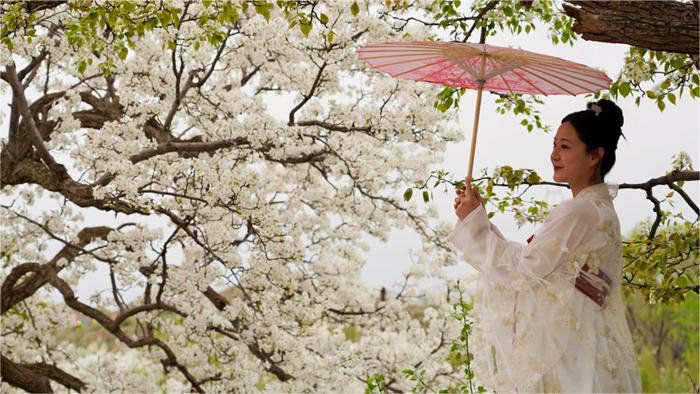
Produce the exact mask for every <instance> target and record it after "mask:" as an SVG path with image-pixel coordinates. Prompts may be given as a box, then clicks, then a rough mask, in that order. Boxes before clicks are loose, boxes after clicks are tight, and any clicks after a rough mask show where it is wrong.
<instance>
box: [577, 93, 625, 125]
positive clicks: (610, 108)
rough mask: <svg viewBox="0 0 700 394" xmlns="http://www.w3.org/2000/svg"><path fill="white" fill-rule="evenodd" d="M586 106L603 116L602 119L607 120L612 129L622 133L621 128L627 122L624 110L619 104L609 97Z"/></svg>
mask: <svg viewBox="0 0 700 394" xmlns="http://www.w3.org/2000/svg"><path fill="white" fill-rule="evenodd" d="M586 108H588V109H589V110H591V111H594V112H596V115H598V116H601V117H602V118H603V119H601V120H603V121H604V122H606V123H607V124H608V125H609V126H610V127H611V128H612V129H614V130H618V132H619V133H622V131H621V130H620V129H621V128H622V125H623V124H624V123H625V118H624V117H623V116H622V110H621V109H620V107H618V106H617V104H615V103H614V102H612V101H610V100H607V99H600V100H598V101H592V102H589V103H588V104H587V105H586Z"/></svg>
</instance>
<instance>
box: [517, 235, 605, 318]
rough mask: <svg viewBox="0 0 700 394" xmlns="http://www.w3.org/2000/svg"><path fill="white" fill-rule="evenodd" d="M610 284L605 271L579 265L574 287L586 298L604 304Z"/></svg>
mask: <svg viewBox="0 0 700 394" xmlns="http://www.w3.org/2000/svg"><path fill="white" fill-rule="evenodd" d="M534 237H535V235H534V234H533V235H531V236H530V238H528V239H527V243H530V242H532V239H533V238H534ZM611 286H612V280H611V279H610V277H609V276H608V275H606V274H605V272H603V271H601V270H598V269H597V270H595V272H593V270H591V268H590V267H589V266H588V264H584V265H583V267H581V271H580V272H579V274H578V276H577V277H576V288H577V289H578V290H579V291H580V292H581V293H583V294H585V295H586V296H587V297H588V298H590V299H592V300H593V301H594V302H595V303H596V304H598V305H599V306H600V307H601V308H602V307H603V305H604V304H605V299H606V298H607V297H608V294H609V293H610V287H611Z"/></svg>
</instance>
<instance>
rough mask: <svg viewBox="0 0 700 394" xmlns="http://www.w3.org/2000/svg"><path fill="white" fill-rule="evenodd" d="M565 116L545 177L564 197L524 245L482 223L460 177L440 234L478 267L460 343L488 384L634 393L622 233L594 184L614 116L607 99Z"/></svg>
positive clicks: (614, 129)
mask: <svg viewBox="0 0 700 394" xmlns="http://www.w3.org/2000/svg"><path fill="white" fill-rule="evenodd" d="M587 108H588V109H587V110H584V111H579V112H574V113H572V114H569V115H567V116H566V117H565V118H564V119H563V120H562V123H561V125H560V127H559V129H558V130H557V134H556V136H555V137H554V148H553V150H552V154H551V156H550V159H551V161H552V166H553V167H554V180H555V181H557V182H566V183H567V184H568V185H569V188H570V189H571V192H572V194H573V198H572V199H571V200H567V201H564V202H562V203H561V204H560V205H559V206H557V207H556V208H555V209H553V210H552V212H551V213H550V215H549V216H548V217H547V218H546V219H545V221H544V223H543V225H542V227H541V228H540V229H539V231H538V232H537V233H536V235H535V236H534V237H531V238H530V239H529V240H528V242H529V244H520V243H516V242H511V241H508V240H506V239H505V238H504V237H503V235H502V234H501V233H500V231H498V229H497V228H496V227H495V226H494V225H493V224H492V223H490V222H489V220H488V217H487V214H486V211H485V209H484V207H483V205H482V203H481V197H480V196H479V194H478V192H476V191H475V190H474V189H472V187H471V179H469V178H467V179H466V182H465V185H466V186H465V187H466V188H465V189H462V190H458V191H457V198H455V213H456V215H457V217H458V218H459V222H458V223H457V225H456V226H455V229H454V230H453V231H452V233H450V235H449V237H448V240H449V242H450V243H451V244H452V245H453V246H454V247H455V248H456V249H457V250H459V251H460V252H462V254H463V255H464V258H465V260H467V261H468V262H469V263H470V264H471V265H473V266H474V267H475V268H476V269H477V270H478V271H480V272H481V273H482V275H481V276H480V278H479V285H478V290H477V292H476V293H475V295H474V299H473V301H474V309H473V317H474V321H475V324H474V326H473V331H472V336H471V337H470V339H471V341H470V347H471V349H470V351H471V352H472V353H473V354H474V360H473V366H474V370H475V372H476V379H477V380H479V381H480V382H481V383H483V384H484V385H485V386H486V387H488V388H490V389H494V390H496V391H497V392H520V393H523V392H579V393H592V392H640V391H641V384H640V376H639V370H638V367H637V360H636V355H635V352H634V347H633V343H632V338H631V335H630V331H629V327H628V325H627V321H626V319H625V308H624V305H623V301H622V292H621V281H622V264H623V261H622V239H621V235H620V225H619V221H618V218H617V214H616V212H615V208H614V207H613V203H612V199H613V198H614V197H615V195H616V193H617V189H616V187H614V186H612V185H608V184H606V183H604V181H603V178H604V176H605V175H606V174H607V173H608V171H610V169H611V168H612V166H613V164H614V163H615V149H616V148H617V142H618V140H619V138H620V136H621V135H622V130H621V127H622V124H623V116H622V111H621V110H620V108H619V107H618V106H617V105H615V104H614V103H613V102H612V101H609V100H600V101H598V102H595V103H589V104H588V106H587Z"/></svg>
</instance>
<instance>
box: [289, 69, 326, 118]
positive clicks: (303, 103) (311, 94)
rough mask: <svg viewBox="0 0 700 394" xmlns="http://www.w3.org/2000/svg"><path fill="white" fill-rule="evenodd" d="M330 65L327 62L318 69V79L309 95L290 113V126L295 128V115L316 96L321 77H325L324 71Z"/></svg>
mask: <svg viewBox="0 0 700 394" xmlns="http://www.w3.org/2000/svg"><path fill="white" fill-rule="evenodd" d="M327 65H328V64H327V63H326V62H323V64H322V65H321V67H319V69H318V74H316V79H314V83H313V84H312V85H311V89H310V90H309V93H307V94H306V95H305V96H304V98H303V99H302V100H301V102H300V103H299V104H297V106H296V107H294V108H292V111H291V112H290V113H289V122H287V125H288V126H294V114H296V112H297V111H298V110H299V109H301V107H303V106H304V105H305V104H306V103H307V102H308V101H309V100H310V99H311V97H313V96H314V94H315V93H316V89H317V88H318V86H319V84H320V83H321V76H323V70H325V68H326V66H327Z"/></svg>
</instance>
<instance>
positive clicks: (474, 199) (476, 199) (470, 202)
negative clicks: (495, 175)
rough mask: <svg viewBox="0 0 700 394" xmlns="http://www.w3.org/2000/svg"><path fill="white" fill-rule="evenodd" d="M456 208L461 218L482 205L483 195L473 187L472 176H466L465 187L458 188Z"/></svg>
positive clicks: (456, 212)
mask: <svg viewBox="0 0 700 394" xmlns="http://www.w3.org/2000/svg"><path fill="white" fill-rule="evenodd" d="M456 193H457V197H456V198H455V203H454V209H455V214H456V215H457V217H458V218H459V220H462V219H464V218H465V217H467V215H469V214H470V213H472V211H473V210H475V209H476V208H478V207H479V205H481V195H480V194H479V192H477V191H476V190H475V189H474V188H472V178H471V177H466V178H464V187H463V188H462V189H457V190H456Z"/></svg>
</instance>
